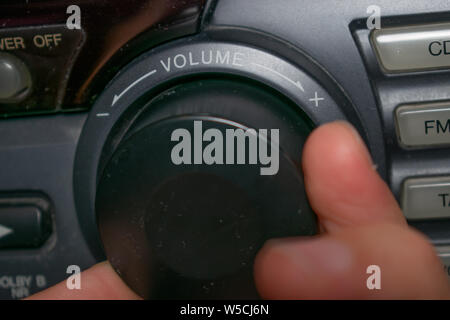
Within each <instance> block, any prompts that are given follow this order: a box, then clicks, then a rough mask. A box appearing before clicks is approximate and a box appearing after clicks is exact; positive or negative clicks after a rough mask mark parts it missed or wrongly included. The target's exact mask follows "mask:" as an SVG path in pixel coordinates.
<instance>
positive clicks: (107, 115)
mask: <svg viewBox="0 0 450 320" xmlns="http://www.w3.org/2000/svg"><path fill="white" fill-rule="evenodd" d="M97 117H109V113H108V112H105V113H97Z"/></svg>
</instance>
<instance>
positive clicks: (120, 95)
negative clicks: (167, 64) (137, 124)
mask: <svg viewBox="0 0 450 320" xmlns="http://www.w3.org/2000/svg"><path fill="white" fill-rule="evenodd" d="M154 73H156V70H152V71H150V72H149V73H146V74H144V75H143V76H142V77H140V78H139V79H137V80H136V81H135V82H133V83H132V84H130V85H129V86H128V87H126V88H125V90H123V91H122V92H121V93H120V94H118V95H117V94H115V95H114V98H113V101H112V104H111V107H112V106H114V105H115V104H116V102H117V100H119V99H120V98H121V97H122V96H123V95H124V94H125V93H127V91H128V90H130V89H131V88H133V87H134V86H135V85H137V84H138V83H139V82H141V81H142V80H144V79H145V78H147V77H150V76H151V75H152V74H154Z"/></svg>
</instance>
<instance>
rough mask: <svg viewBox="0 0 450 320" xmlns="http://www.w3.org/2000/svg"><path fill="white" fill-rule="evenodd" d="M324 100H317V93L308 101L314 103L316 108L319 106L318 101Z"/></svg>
mask: <svg viewBox="0 0 450 320" xmlns="http://www.w3.org/2000/svg"><path fill="white" fill-rule="evenodd" d="M322 100H325V98H319V96H318V95H317V91H316V93H315V94H314V98H311V99H309V101H314V103H315V104H316V107H318V106H319V101H322Z"/></svg>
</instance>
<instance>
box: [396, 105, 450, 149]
mask: <svg viewBox="0 0 450 320" xmlns="http://www.w3.org/2000/svg"><path fill="white" fill-rule="evenodd" d="M396 120H397V135H398V137H399V141H400V143H401V144H402V145H404V146H407V147H418V146H434V145H444V144H450V102H446V103H433V104H421V105H405V106H401V107H398V108H397V110H396Z"/></svg>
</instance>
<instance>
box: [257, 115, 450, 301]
mask: <svg viewBox="0 0 450 320" xmlns="http://www.w3.org/2000/svg"><path fill="white" fill-rule="evenodd" d="M302 165H303V168H304V174H305V183H306V190H307V193H308V198H309V201H310V203H311V206H312V207H313V209H314V211H315V212H316V214H317V216H318V220H319V223H320V226H321V230H325V233H324V234H322V235H319V236H315V237H310V238H301V239H300V238H291V239H282V240H272V241H269V242H268V243H266V245H265V246H264V247H263V249H262V250H261V251H260V252H259V253H258V256H257V258H256V260H255V266H254V268H255V270H254V271H255V272H254V274H255V281H256V285H257V287H258V290H259V292H260V294H261V295H262V296H263V297H265V298H277V299H288V298H289V299H302V298H309V299H317V298H325V299H343V298H354V299H363V298H381V299H390V298H450V293H449V292H450V290H449V283H448V280H447V277H446V275H445V273H444V269H443V266H442V265H441V263H440V261H439V259H438V257H437V255H436V254H435V252H434V249H433V247H432V245H431V244H430V243H429V242H428V241H427V239H426V238H425V237H424V236H422V235H421V234H420V233H418V232H417V231H414V230H413V229H411V228H409V227H408V225H407V224H406V223H405V219H404V217H403V214H402V212H401V210H400V208H399V207H398V204H397V202H396V200H395V198H394V197H393V195H392V193H391V192H390V190H389V188H388V187H387V185H386V184H385V183H384V181H383V180H382V179H381V178H380V177H379V175H378V174H377V172H376V171H375V170H374V166H373V164H372V162H371V159H370V155H369V153H368V151H367V148H366V147H365V146H364V144H363V142H362V139H361V138H360V137H359V136H358V135H357V133H356V131H355V130H354V129H353V128H352V127H351V126H350V125H348V124H345V123H342V122H335V123H331V124H327V125H323V126H321V127H319V128H318V129H316V130H315V131H314V132H313V133H312V134H311V135H310V137H309V138H308V141H307V142H306V145H305V148H304V153H303V164H302ZM372 265H376V266H377V267H379V269H378V268H377V269H376V270H375V273H374V274H373V275H371V274H368V273H367V270H368V267H369V266H372ZM369 271H370V269H369ZM378 271H379V272H378ZM372 280H373V281H376V282H377V284H378V285H381V289H379V290H371V289H370V288H372V286H371V285H369V286H368V281H369V282H370V281H372Z"/></svg>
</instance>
